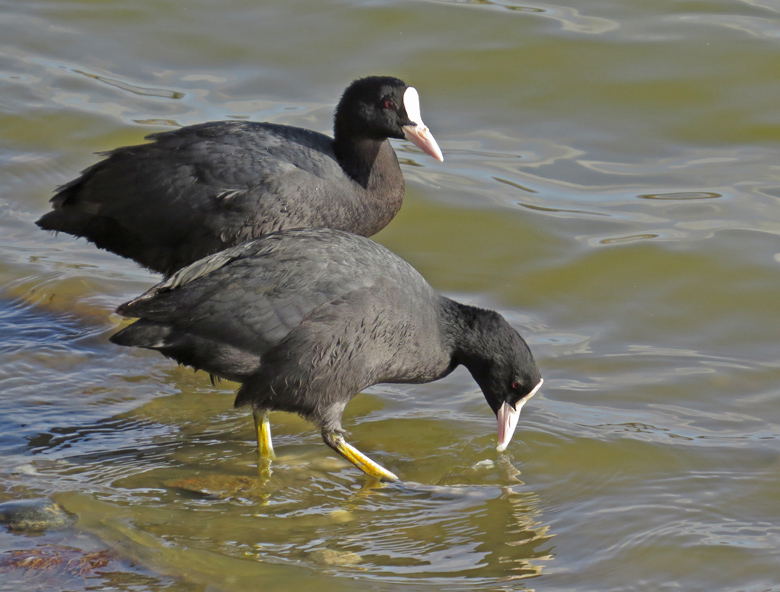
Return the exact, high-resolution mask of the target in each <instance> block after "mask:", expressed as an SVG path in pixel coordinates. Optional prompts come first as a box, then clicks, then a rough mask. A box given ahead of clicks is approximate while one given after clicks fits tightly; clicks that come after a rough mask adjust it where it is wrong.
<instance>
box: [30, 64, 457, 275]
mask: <svg viewBox="0 0 780 592" xmlns="http://www.w3.org/2000/svg"><path fill="white" fill-rule="evenodd" d="M388 138H407V139H409V140H411V141H412V142H414V143H415V144H416V145H417V146H419V147H420V148H422V150H424V151H425V152H426V153H428V154H430V155H431V156H433V157H434V158H436V159H437V160H442V154H441V150H440V149H439V146H438V145H437V144H436V140H435V139H434V138H433V135H432V134H431V133H430V132H429V131H428V128H427V127H426V126H425V124H424V123H423V121H422V118H421V116H420V102H419V96H418V93H417V91H416V90H415V89H414V87H410V86H407V85H406V84H405V83H404V82H403V81H401V80H399V79H397V78H392V77H386V76H384V77H382V76H372V77H368V78H362V79H359V80H356V81H354V82H353V83H352V84H351V85H350V86H349V87H348V88H347V89H346V91H344V94H343V96H342V97H341V101H340V102H339V104H338V107H337V109H336V114H335V118H334V138H329V137H328V136H325V135H323V134H319V133H317V132H313V131H311V130H307V129H301V128H297V127H290V126H284V125H275V124H271V123H256V122H245V121H217V122H211V123H204V124H200V125H193V126H188V127H183V128H181V129H178V130H174V131H169V132H163V133H158V134H152V135H150V136H148V138H147V139H149V140H152V142H151V143H149V144H142V145H139V146H127V147H123V148H117V149H116V150H113V151H111V152H108V153H107V158H105V160H102V161H100V162H98V163H97V164H95V165H93V166H91V167H89V168H88V169H86V170H84V171H83V172H82V174H81V176H80V177H78V178H77V179H75V180H73V181H71V182H70V183H67V184H66V185H63V186H62V187H60V188H59V190H58V192H57V194H56V195H55V196H54V197H53V198H52V199H51V203H52V208H53V209H52V210H51V211H50V212H48V213H47V214H45V215H44V216H43V217H41V218H40V220H38V222H37V224H38V226H40V227H41V228H43V229H45V230H53V231H57V232H66V233H68V234H72V235H74V236H80V237H84V238H86V239H87V240H89V241H91V242H93V243H95V245H97V246H98V247H100V248H101V249H106V250H108V251H112V252H114V253H117V254H118V255H121V256H123V257H128V258H130V259H133V260H135V261H137V262H138V263H140V264H141V265H143V266H144V267H147V268H148V269H151V270H153V271H157V272H160V273H162V274H164V275H165V276H170V275H171V274H172V273H174V272H175V271H176V270H178V269H180V268H182V267H184V266H186V265H189V264H190V263H193V262H195V261H197V260H198V259H201V258H202V257H205V256H207V255H210V254H212V253H216V252H218V251H221V250H223V249H226V248H228V247H231V246H234V245H237V244H241V243H243V242H246V241H249V240H252V239H254V238H258V237H260V236H262V235H265V234H268V233H270V232H273V231H277V230H282V229H287V228H304V227H314V228H319V227H324V228H336V229H341V230H347V231H349V232H354V233H356V234H361V235H364V236H371V235H373V234H375V233H377V232H379V231H380V230H381V229H382V228H384V227H385V226H386V225H387V224H388V223H389V222H390V220H392V219H393V217H394V216H395V215H396V214H397V213H398V210H399V209H400V207H401V202H402V200H403V194H404V178H403V175H402V173H401V168H400V166H399V165H398V159H397V158H396V155H395V152H394V150H393V148H392V146H391V145H390V142H389V141H388Z"/></svg>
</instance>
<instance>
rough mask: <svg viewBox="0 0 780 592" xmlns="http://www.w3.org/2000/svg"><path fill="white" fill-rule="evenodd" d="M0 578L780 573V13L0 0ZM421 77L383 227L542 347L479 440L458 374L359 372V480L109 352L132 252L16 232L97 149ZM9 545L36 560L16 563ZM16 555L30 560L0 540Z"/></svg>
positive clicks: (724, 5) (452, 287) (600, 581)
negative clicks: (531, 378) (416, 142)
mask: <svg viewBox="0 0 780 592" xmlns="http://www.w3.org/2000/svg"><path fill="white" fill-rule="evenodd" d="M0 11H1V14H2V17H1V18H0V406H1V407H0V409H1V410H2V413H1V414H0V451H1V452H0V501H4V500H7V499H15V498H21V497H40V496H50V497H51V498H53V499H55V500H56V501H57V502H59V503H60V504H61V505H62V506H63V507H64V508H66V509H67V510H69V511H71V512H74V513H77V514H78V515H79V522H78V523H77V525H76V526H75V527H74V528H72V529H68V530H65V531H59V532H49V533H46V534H44V535H38V536H31V535H23V534H13V533H2V534H0V589H3V590H14V591H15V590H27V589H30V590H33V589H35V590H63V589H68V590H87V589H96V588H97V589H104V590H114V589H116V590H134V591H136V590H137V591H158V590H175V591H178V590H182V591H191V590H197V591H199V590H203V591H206V590H208V591H220V592H221V591H234V590H255V589H263V590H286V589H296V588H303V587H312V586H316V587H317V589H319V590H322V591H326V590H337V589H338V590H366V589H372V590H429V589H444V590H539V591H542V590H544V591H582V590H600V591H618V590H625V591H633V590H648V591H651V590H652V591H657V590H667V589H668V590H684V591H696V590H702V591H708V592H711V591H715V590H723V591H726V590H728V591H732V590H742V591H746V592H764V591H769V590H773V591H777V590H780V562H779V561H778V551H777V550H778V548H780V493H778V491H780V442H779V438H780V410H779V409H780V406H779V405H778V401H777V399H778V394H779V393H780V389H778V383H779V382H780V362H778V351H780V330H779V329H778V326H779V325H780V304H779V303H778V288H780V239H779V237H778V235H779V234H780V203H778V202H779V201H780V165H778V162H780V159H779V158H778V154H780V150H778V146H779V145H780V103H778V97H779V96H780V44H778V39H780V7H779V6H778V5H777V4H776V3H775V2H769V1H768V0H744V1H737V0H723V1H720V2H716V1H712V0H703V1H701V2H668V1H661V2H658V1H655V2H647V1H644V2H643V1H637V2H617V1H612V2H610V1H598V0H583V1H580V2H572V1H569V2H559V1H556V2H554V3H547V2H531V3H521V2H516V1H487V0H482V1H473V2H467V1H445V0H443V1H427V2H425V1H418V2H412V1H407V2H390V1H376V2H354V1H351V2H350V1H347V2H336V1H329V0H328V1H317V2H315V1H312V0H300V1H298V0H293V1H289V2H245V1H242V0H228V1H226V2H221V3H218V4H217V3H208V2H198V1H186V2H177V3H173V2H168V1H166V0H162V1H160V0H158V1H155V2H151V1H149V0H139V1H133V2H129V3H128V2H114V1H105V2H89V1H84V0H80V1H75V0H73V1H67V0H65V1H64V0H59V1H57V2H45V1H43V2H18V1H16V2H14V1H5V2H2V1H0ZM385 73H388V74H394V75H397V76H400V77H402V78H404V79H405V80H406V81H407V82H409V83H410V84H413V85H414V86H416V87H417V88H418V89H419V91H420V94H421V98H422V108H423V116H424V118H425V121H426V123H427V124H428V125H429V126H430V127H431V129H432V130H433V132H434V133H435V135H436V138H437V139H438V140H439V144H440V145H441V147H442V149H443V150H444V154H445V161H444V162H443V163H437V162H434V161H433V160H432V159H430V158H427V157H425V156H424V155H421V154H420V153H419V151H417V150H416V149H415V148H413V147H411V146H410V145H409V144H407V143H404V142H399V143H397V145H396V146H397V150H398V152H399V156H400V157H401V158H402V159H403V163H404V164H403V166H404V173H405V175H406V178H407V181H408V182H407V198H406V203H405V205H404V208H403V210H402V212H401V214H400V215H399V216H398V218H397V219H396V220H395V221H394V222H393V223H392V224H391V225H390V226H389V227H388V228H387V229H386V230H384V231H383V232H382V233H380V234H379V235H378V236H377V237H376V238H377V240H379V241H380V242H382V243H383V244H385V245H387V246H388V247H390V248H391V249H393V250H394V251H396V252H397V253H399V254H400V255H402V256H403V257H404V258H406V259H407V260H409V261H410V262H411V263H413V264H414V265H415V266H416V267H417V268H418V269H419V270H420V271H421V272H422V273H423V275H425V276H426V277H427V278H428V279H429V280H430V281H431V283H433V284H434V286H436V287H437V288H438V289H439V290H440V291H442V292H444V293H446V294H448V295H451V296H454V297H456V298H459V299H461V300H465V301H469V302H472V303H478V304H482V305H485V306H491V307H494V308H498V309H499V310H501V311H502V312H503V313H504V314H505V315H506V316H507V317H508V318H509V319H510V320H511V322H512V323H513V324H514V325H515V326H516V327H517V328H518V329H519V330H520V331H521V332H522V333H523V334H524V335H525V336H526V337H527V338H528V340H529V342H530V343H531V346H532V348H533V349H534V351H535V353H536V356H537V360H538V362H539V365H540V367H541V368H542V372H543V374H544V376H545V386H544V389H543V391H542V392H541V393H540V394H539V395H537V396H536V397H535V398H534V399H533V400H532V401H531V403H529V404H528V405H527V406H526V407H525V408H524V410H523V416H522V417H521V420H520V425H519V427H518V431H517V434H516V436H515V441H514V442H513V444H512V445H511V446H510V448H509V449H508V454H506V455H498V454H497V453H496V452H495V450H494V443H495V427H494V422H495V420H494V418H493V417H492V415H491V414H490V411H489V409H488V408H487V406H486V405H485V403H484V401H483V399H482V397H481V395H479V394H478V392H477V389H476V386H475V385H474V383H473V382H472V381H471V379H470V377H469V376H468V374H467V373H466V372H456V373H455V374H454V375H453V376H451V377H449V378H448V379H446V380H444V381H441V382H438V383H434V384H431V385H424V386H380V387H376V388H374V389H372V390H371V391H370V392H368V393H365V394H362V395H360V396H358V397H357V398H356V399H355V400H353V402H352V403H351V404H350V406H349V407H348V408H347V412H346V414H345V422H344V425H345V427H346V428H347V429H349V430H350V432H351V434H352V440H353V441H354V443H355V444H356V445H357V446H358V447H359V448H360V449H361V450H363V451H365V452H366V453H368V454H370V455H371V456H373V457H374V458H376V460H378V461H379V462H381V463H382V464H383V465H385V466H386V467H387V468H388V469H390V470H392V471H394V472H396V473H397V474H399V475H400V476H401V477H402V478H403V479H404V483H403V484H402V485H392V486H387V487H384V488H380V489H366V488H365V487H364V484H365V482H364V479H363V478H362V477H361V475H360V474H359V473H358V472H357V471H355V470H354V469H353V468H352V467H351V466H349V465H347V464H346V462H344V461H342V460H341V459H339V458H336V457H335V456H334V455H333V453H332V452H331V451H330V449H328V448H327V447H326V446H325V445H324V444H322V442H321V440H320V438H319V435H318V434H317V433H316V431H315V430H314V429H312V427H311V426H310V425H308V424H306V423H305V422H304V421H302V420H300V419H299V418H297V417H292V416H286V415H283V414H276V415H272V421H273V423H274V428H275V437H276V446H277V453H278V454H279V460H278V462H276V463H275V465H274V473H273V475H272V477H271V479H270V480H269V481H263V480H262V479H260V478H259V477H258V475H257V471H256V467H255V463H256V459H255V456H254V450H253V437H254V436H253V432H252V425H251V420H250V418H249V417H248V416H247V414H246V412H245V411H243V410H241V411H234V410H233V409H232V398H233V395H232V391H233V385H231V384H229V383H221V384H217V385H216V386H212V385H211V384H210V382H209V381H208V378H207V377H206V376H205V375H203V374H202V373H199V374H193V373H192V372H191V371H189V370H186V369H183V368H177V367H175V366H174V365H173V364H172V363H171V362H169V361H167V360H165V359H163V358H162V357H161V356H158V355H156V354H154V353H152V352H141V351H129V350H125V349H123V348H118V347H116V346H112V345H111V344H110V343H108V340H107V338H108V336H109V335H110V334H111V333H112V332H113V331H114V330H115V328H116V326H117V325H118V324H119V323H120V319H119V318H118V317H116V316H115V315H113V314H112V310H113V309H114V307H115V306H116V305H117V304H119V303H120V302H123V301H124V300H126V299H128V298H129V297H131V296H133V295H136V294H138V293H140V292H141V291H143V290H145V289H146V288H147V287H149V286H150V285H152V283H154V281H155V277H154V276H152V275H150V274H148V273H146V272H144V271H143V270H141V269H139V268H137V267H135V266H134V265H133V264H131V263H130V262H128V261H124V260H121V259H119V258H118V257H115V256H113V255H110V254H107V253H104V252H100V251H97V250H96V249H94V248H93V247H91V246H89V245H88V244H86V243H85V242H83V241H75V240H72V239H71V238H70V237H67V236H59V237H54V236H48V235H46V234H45V233H43V232H40V231H39V230H38V229H37V228H36V227H35V226H34V224H33V223H34V220H35V219H37V217H38V216H39V215H40V214H42V213H43V212H44V211H45V210H46V208H47V200H48V198H49V197H50V196H51V193H52V190H53V189H54V187H55V186H57V185H58V184H61V183H63V182H66V181H68V180H69V179H71V178H72V177H74V176H75V175H76V174H77V173H78V172H79V170H81V169H82V168H84V167H86V166H88V165H89V164H91V163H92V162H94V160H95V157H94V156H92V153H93V152H97V151H100V150H107V149H110V148H113V147H115V146H118V145H122V144H128V143H133V142H138V141H141V139H142V138H143V136H144V135H146V134H148V133H151V132H154V131H158V130H161V129H165V128H168V127H170V126H175V125H185V124H192V123H196V122H200V121H205V120H211V119H221V118H227V117H238V118H249V119H256V120H270V121H275V122H280V123H289V124H295V125H301V126H305V127H311V128H314V129H317V130H321V131H328V130H329V128H330V121H331V117H332V109H333V105H334V104H335V101H336V100H337V98H338V96H339V94H340V92H341V91H342V90H343V88H344V87H345V86H346V84H347V83H348V82H349V81H351V80H352V79H354V78H356V77H358V76H362V75H367V74H385ZM36 558H37V559H38V561H37V562H36V561H31V559H36ZM25 560H26V561H27V563H24V561H25Z"/></svg>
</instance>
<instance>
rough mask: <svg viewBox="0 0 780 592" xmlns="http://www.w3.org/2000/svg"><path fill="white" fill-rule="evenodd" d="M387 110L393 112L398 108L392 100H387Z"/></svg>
mask: <svg viewBox="0 0 780 592" xmlns="http://www.w3.org/2000/svg"><path fill="white" fill-rule="evenodd" d="M385 109H393V110H395V109H398V107H396V106H395V103H394V102H393V100H392V99H387V100H386V101H385Z"/></svg>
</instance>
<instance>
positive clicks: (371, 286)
mask: <svg viewBox="0 0 780 592" xmlns="http://www.w3.org/2000/svg"><path fill="white" fill-rule="evenodd" d="M117 312H118V313H119V314H121V315H123V316H126V317H136V318H140V320H138V321H136V322H135V323H133V324H132V325H129V326H128V327H126V328H124V329H122V330H121V331H119V332H118V333H116V334H115V335H113V336H112V337H111V341H113V342H114V343H117V344H120V345H128V346H134V347H144V348H149V349H156V350H158V351H159V352H161V353H162V354H164V355H166V356H168V357H170V358H173V359H174V360H176V361H177V362H179V363H181V364H186V365H188V366H193V367H194V368H197V369H201V370H205V371H207V372H209V373H211V374H212V375H215V376H219V377H223V378H227V379H230V380H235V381H238V382H240V383H242V386H241V388H240V389H239V390H238V394H237V397H236V403H235V404H236V406H241V405H252V407H253V409H254V415H255V422H256V425H257V429H258V448H259V450H260V452H261V455H264V456H266V457H269V458H270V457H272V456H273V448H272V447H271V439H270V430H269V427H268V411H269V410H279V411H289V412H293V413H298V414H300V415H301V416H303V417H305V418H306V419H309V420H310V421H312V422H313V423H315V424H317V425H318V426H319V427H320V428H321V430H322V437H323V439H324V440H325V442H326V443H327V444H328V445H329V446H330V447H331V448H333V449H334V450H336V451H337V452H339V453H340V454H341V455H343V456H344V457H346V458H347V459H348V460H350V461H351V462H352V463H354V464H355V465H356V466H357V467H358V468H360V469H361V470H363V471H364V472H366V473H368V474H369V475H372V476H375V477H378V478H380V479H384V480H390V481H394V480H396V479H397V477H396V476H395V475H394V474H393V473H391V472H390V471H388V470H386V469H384V468H383V467H381V466H379V465H378V464H376V463H375V462H373V461H372V460H371V459H369V458H368V457H366V456H365V455H363V454H362V453H360V452H359V451H358V450H357V449H355V448H353V447H352V446H350V445H349V444H348V443H347V442H346V441H345V440H344V436H343V433H344V431H343V430H342V428H341V416H342V413H343V411H344V408H345V406H346V405H347V403H348V402H349V401H350V399H352V397H354V396H355V395H356V394H357V393H358V392H360V391H361V390H363V389H365V388H367V387H369V386H371V385H373V384H377V383H381V382H405V383H422V382H429V381H432V380H436V379H438V378H442V377H443V376H446V375H447V374H449V373H450V372H452V370H453V369H454V368H455V367H456V366H458V365H459V364H463V365H464V366H465V367H466V368H468V370H469V371H470V372H471V374H472V376H473V377H474V379H475V380H476V382H477V384H478V385H479V386H480V388H481V389H482V392H483V393H484V395H485V398H486V399H487V402H488V404H489V405H490V407H491V409H493V411H494V412H495V413H496V415H497V419H498V448H499V450H503V449H504V448H505V447H506V446H507V444H508V443H509V441H510V439H511V438H512V434H513V433H514V429H515V426H516V424H517V417H518V415H519V412H520V408H521V407H522V405H523V404H524V403H525V402H526V401H527V400H528V399H529V398H530V397H531V396H533V395H534V394H535V393H536V391H537V390H538V389H539V387H540V386H541V384H542V379H541V376H540V374H539V370H538V369H537V367H536V364H535V363H534V359H533V356H532V354H531V351H530V349H529V348H528V345H527V344H526V342H525V341H524V340H523V338H522V337H520V335H518V333H517V332H516V331H515V330H514V329H513V328H512V327H511V326H510V325H509V324H508V323H507V322H506V320H505V319H504V318H503V317H502V316H501V315H500V314H498V313H497V312H494V311H490V310H483V309H479V308H475V307H473V306H467V305H465V304H460V303H458V302H455V301H454V300H450V299H449V298H446V297H444V296H441V295H439V294H438V293H437V292H435V291H434V290H433V288H432V287H431V286H430V285H429V284H428V283H427V282H426V281H425V280H424V279H423V277H422V276H421V275H420V274H419V273H418V272H417V271H416V270H415V269H414V268H413V267H412V266H411V265H409V264H408V263H406V262H405V261H404V260H403V259H401V258H399V257H398V256H396V255H394V254H393V253H391V252H390V251H388V250H387V249H386V248H384V247H382V246H380V245H378V244H377V243H375V242H374V241H372V240H369V239H367V238H363V237H360V236H356V235H353V234H349V233H346V232H341V231H337V230H330V229H300V230H286V231H282V232H277V233H273V234H270V235H267V236H265V237H264V238H261V239H259V240H255V241H252V242H249V243H246V244H243V245H240V246H237V247H233V248H231V249H229V250H226V251H223V252H221V253H217V254H215V255H213V256H211V257H209V258H206V259H203V260H201V261H198V262H197V263H195V264H193V265H191V266H189V267H187V268H184V269H182V270H180V271H179V272H178V273H176V274H175V275H173V276H172V277H170V278H169V279H168V280H166V281H164V282H163V283H161V284H159V285H157V286H155V287H154V288H152V289H151V290H149V291H148V292H146V293H145V294H144V295H142V296H140V297H138V298H136V299H135V300H132V301H131V302H128V303H126V304H123V305H122V306H120V307H119V309H118V310H117Z"/></svg>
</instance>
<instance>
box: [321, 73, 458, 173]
mask: <svg viewBox="0 0 780 592" xmlns="http://www.w3.org/2000/svg"><path fill="white" fill-rule="evenodd" d="M334 132H335V137H336V142H339V141H341V140H344V139H346V138H352V139H354V138H360V137H365V138H371V139H377V140H383V139H385V138H397V139H404V138H406V139H407V140H409V141H410V142H413V143H414V144H415V145H416V146H417V147H419V148H420V149H422V150H423V151H424V152H425V153H426V154H429V155H430V156H432V157H433V158H435V159H437V160H439V161H442V160H444V157H443V156H442V153H441V149H440V148H439V146H438V144H437V143H436V140H435V139H434V137H433V134H431V132H430V131H429V130H428V127H427V126H426V125H425V124H424V123H423V121H422V117H421V115H420V97H419V94H418V93H417V90H416V89H415V88H414V87H413V86H407V84H406V83H405V82H404V81H403V80H399V79H398V78H393V77H392V76H369V77H367V78H360V79H358V80H355V81H354V82H353V83H352V84H350V85H349V86H348V87H347V90H345V91H344V94H343V95H342V97H341V100H340V101H339V104H338V107H337V108H336V115H335V125H334Z"/></svg>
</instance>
